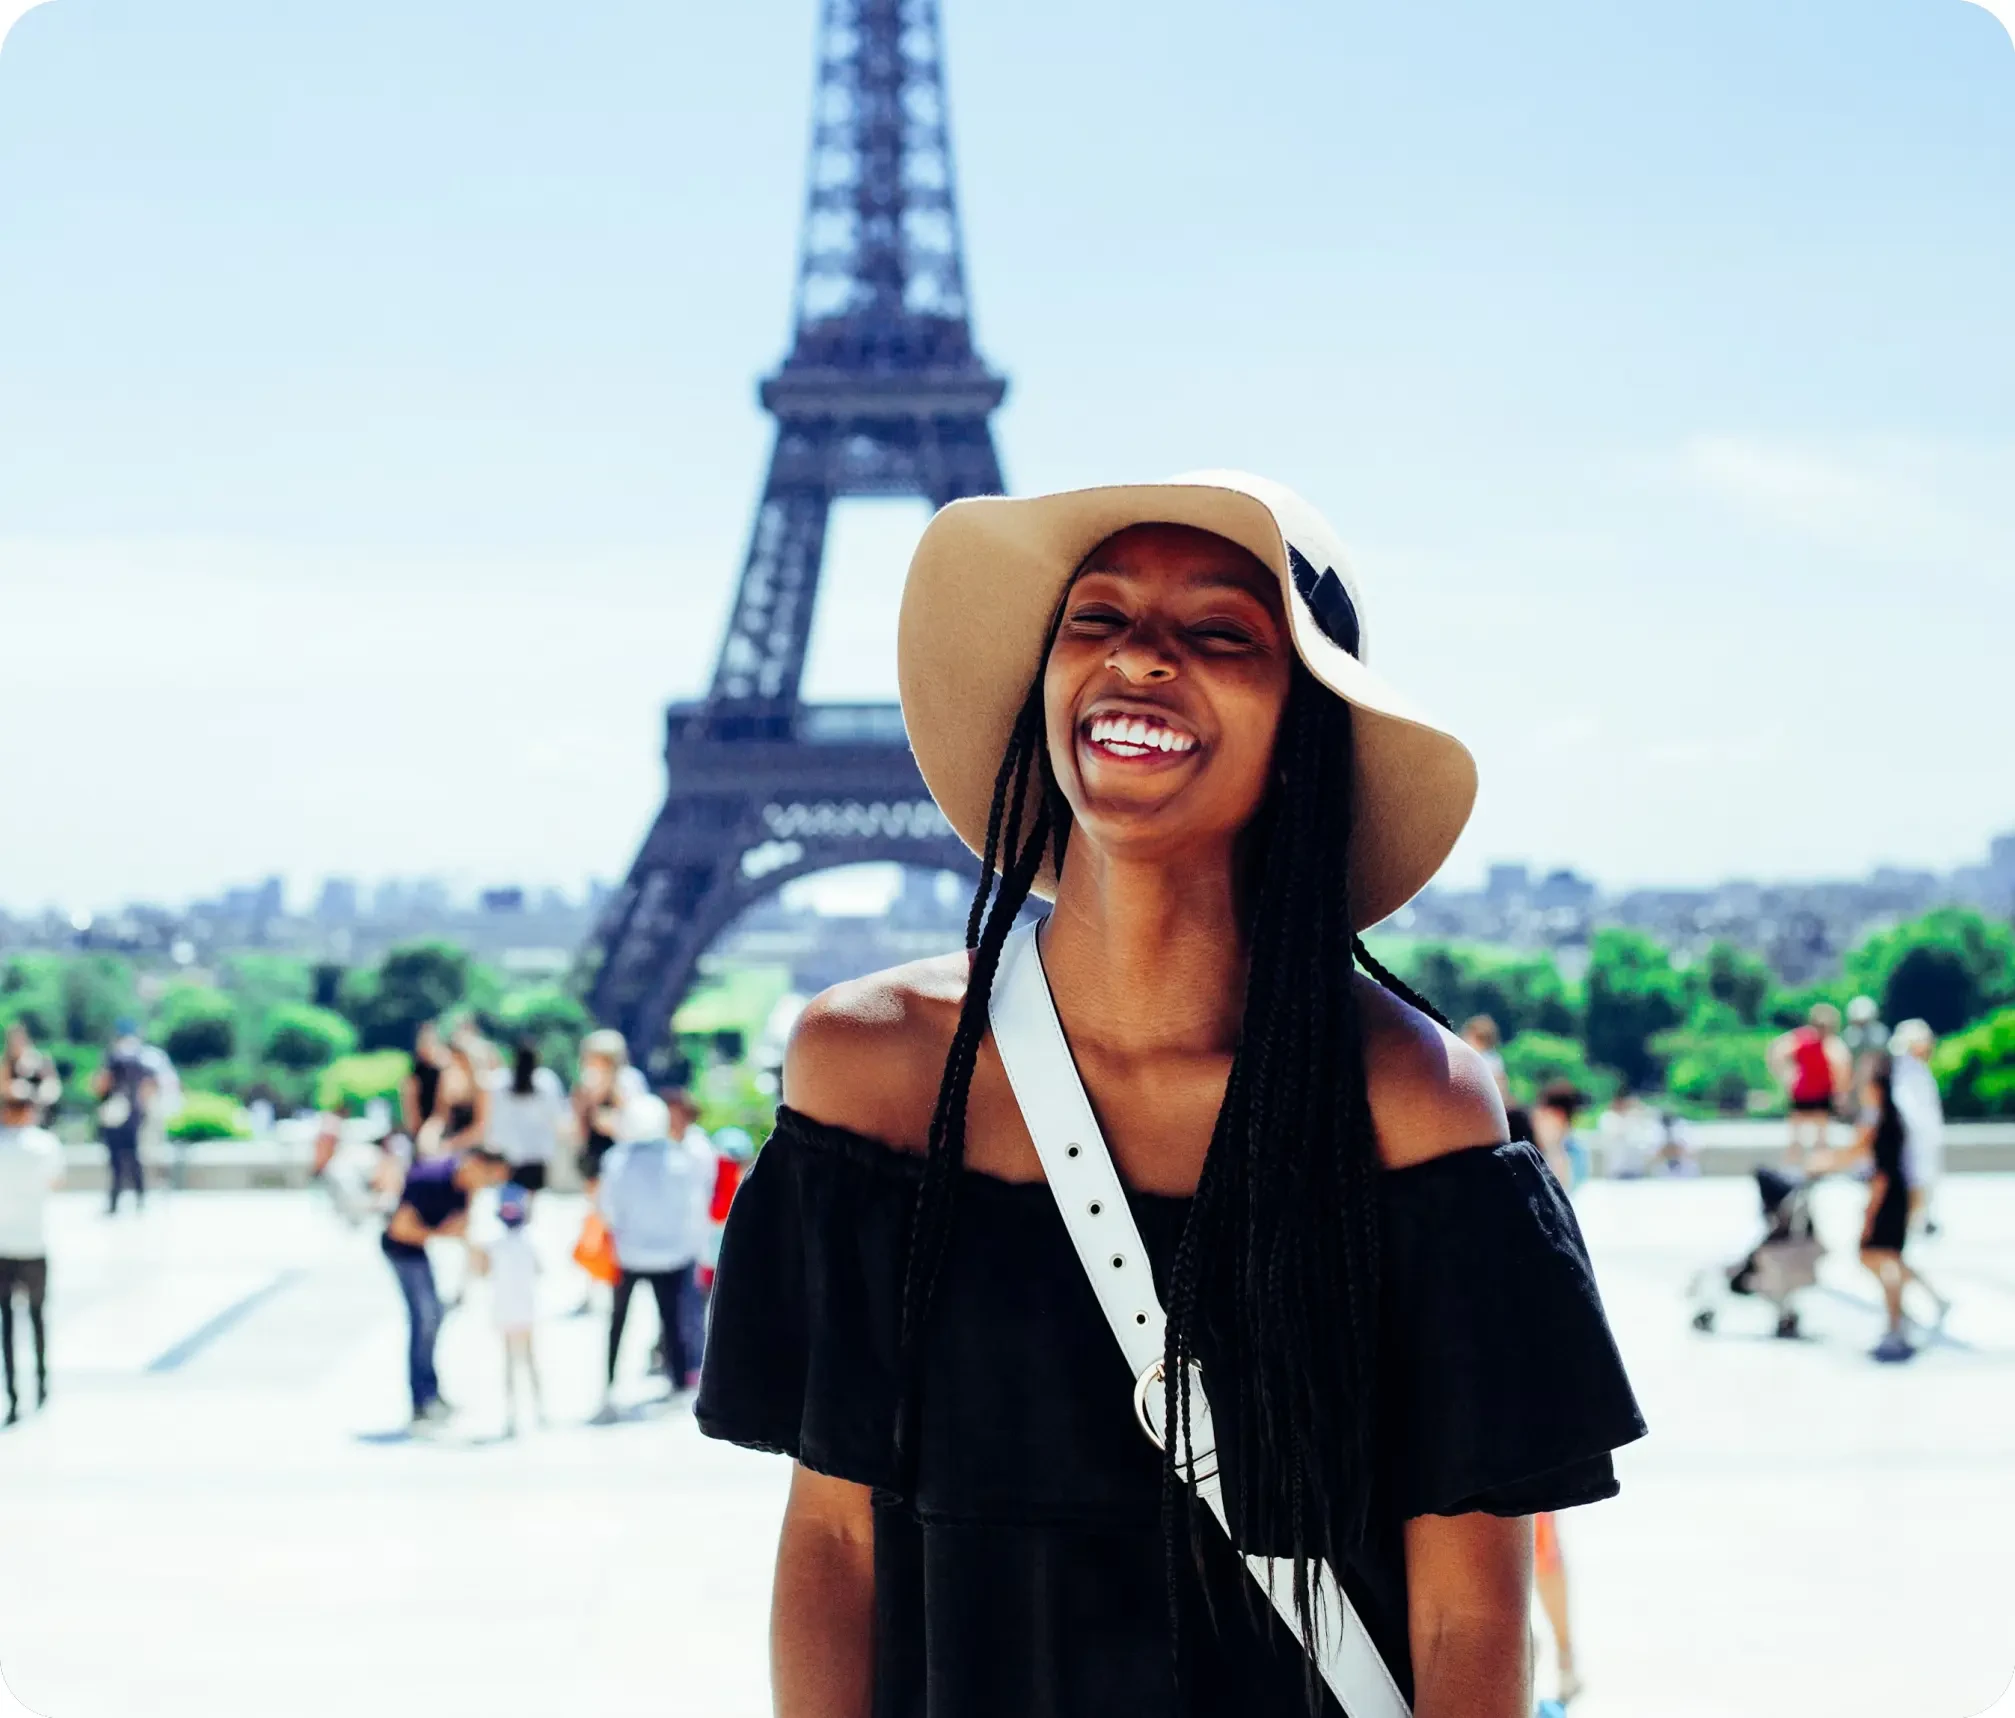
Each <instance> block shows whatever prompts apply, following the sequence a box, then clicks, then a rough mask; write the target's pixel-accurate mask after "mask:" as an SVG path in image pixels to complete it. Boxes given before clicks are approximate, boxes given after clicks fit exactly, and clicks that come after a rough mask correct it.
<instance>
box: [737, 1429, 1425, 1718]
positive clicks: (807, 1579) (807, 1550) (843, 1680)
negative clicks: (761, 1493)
mask: <svg viewBox="0 0 2015 1718" xmlns="http://www.w3.org/2000/svg"><path fill="white" fill-rule="evenodd" d="M874 1549H875V1523H874V1513H873V1510H872V1507H871V1505H870V1502H869V1492H868V1488H867V1487H866V1486H864V1485H855V1484H853V1483H852V1482H851V1481H848V1480H843V1479H829V1478H827V1477H826V1476H825V1475H824V1474H819V1473H813V1472H812V1471H811V1470H810V1469H809V1468H804V1467H794V1468H792V1470H791V1495H790V1501H789V1502H788V1503H787V1504H786V1505H785V1506H784V1531H783V1537H782V1538H781V1539H780V1540H779V1541H778V1544H777V1578H776V1585H775V1588H774V1590H773V1592H772V1594H771V1599H770V1683H771V1686H772V1688H773V1689H774V1690H775V1697H776V1712H777V1718H868V1714H869V1712H870V1710H871V1709H872V1706H873V1700H874V1648H875V1635H874V1614H875V1613H874V1597H875V1568H874ZM1451 1710H1452V1709H1451Z"/></svg>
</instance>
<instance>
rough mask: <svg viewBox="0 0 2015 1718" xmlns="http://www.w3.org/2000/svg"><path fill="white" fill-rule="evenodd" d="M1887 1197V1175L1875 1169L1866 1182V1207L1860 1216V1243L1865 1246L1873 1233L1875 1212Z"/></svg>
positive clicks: (1872, 1236) (1880, 1207)
mask: <svg viewBox="0 0 2015 1718" xmlns="http://www.w3.org/2000/svg"><path fill="white" fill-rule="evenodd" d="M1888 1197H1889V1177H1888V1176H1887V1175H1886V1174H1884V1173H1883V1172H1882V1171H1881V1170H1879V1169H1878V1170H1876V1172H1875V1173H1874V1175H1873V1176H1872V1177H1870V1179H1869V1182H1868V1209H1867V1210H1866V1211H1865V1212H1863V1213H1862V1216H1861V1244H1862V1245H1863V1246H1864V1247H1865V1246H1867V1245H1868V1243H1869V1241H1870V1240H1872V1239H1873V1238H1874V1235H1875V1213H1876V1212H1877V1211H1879V1210H1881V1209H1882V1201H1883V1200H1885V1199H1887V1198H1888Z"/></svg>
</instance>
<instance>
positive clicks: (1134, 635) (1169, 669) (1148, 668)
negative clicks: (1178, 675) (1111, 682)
mask: <svg viewBox="0 0 2015 1718" xmlns="http://www.w3.org/2000/svg"><path fill="white" fill-rule="evenodd" d="M1105 663H1106V666H1107V667H1108V668H1110V669H1112V670H1113V671H1114V672H1115V673H1116V674H1118V675H1119V676H1120V678H1121V679H1123V680H1127V681H1131V682H1132V683H1133V684H1134V685H1136V686H1142V685H1147V684H1150V683H1153V682H1159V681H1163V680H1173V679H1174V678H1175V657H1174V655H1173V654H1172V653H1171V652H1170V651H1169V650H1168V649H1167V647H1166V646H1165V645H1163V643H1162V642H1161V640H1160V638H1159V637H1158V636H1157V635H1156V634H1155V633H1153V632H1150V631H1148V630H1146V629H1144V628H1137V629H1135V630H1134V631H1131V632H1129V633H1128V634H1127V635H1126V636H1125V637H1124V638H1121V639H1117V640H1115V641H1114V644H1113V647H1112V650H1111V652H1110V654H1108V655H1107V657H1106V659H1105Z"/></svg>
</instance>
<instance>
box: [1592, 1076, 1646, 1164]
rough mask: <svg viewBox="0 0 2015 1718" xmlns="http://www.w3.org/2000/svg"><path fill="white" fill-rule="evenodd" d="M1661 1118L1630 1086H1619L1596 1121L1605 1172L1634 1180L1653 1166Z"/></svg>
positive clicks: (1596, 1133) (1596, 1134) (1597, 1138)
mask: <svg viewBox="0 0 2015 1718" xmlns="http://www.w3.org/2000/svg"><path fill="white" fill-rule="evenodd" d="M1658 1135H1659V1128H1658V1119H1657V1117H1655V1116H1654V1115H1653V1114H1652V1113H1651V1111H1650V1110H1649V1109H1648V1108H1646V1107H1645V1103H1644V1100H1643V1099H1642V1098H1640V1097H1639V1096H1638V1095H1637V1094H1636V1093H1635V1092H1633V1091H1632V1090H1630V1088H1629V1087H1628V1086H1619V1087H1618V1088H1617V1091H1616V1095H1615V1096H1614V1097H1613V1098H1611V1099H1610V1100H1609V1106H1608V1108H1606V1109H1605V1110H1604V1111H1603V1112H1602V1120H1601V1121H1600V1122H1598V1123H1597V1124H1596V1128H1595V1136H1596V1140H1597V1143H1598V1147H1599V1150H1600V1153H1601V1164H1602V1173H1603V1174H1604V1175H1608V1176H1612V1177H1614V1178H1615V1179H1617V1180H1619V1181H1629V1180H1634V1179H1636V1178H1637V1177H1638V1176H1640V1175H1643V1174H1645V1173H1646V1172H1647V1171H1649V1169H1650V1168H1651V1162H1652V1159H1653V1158H1654V1157H1655V1156H1657V1154H1658V1146H1659V1138H1658Z"/></svg>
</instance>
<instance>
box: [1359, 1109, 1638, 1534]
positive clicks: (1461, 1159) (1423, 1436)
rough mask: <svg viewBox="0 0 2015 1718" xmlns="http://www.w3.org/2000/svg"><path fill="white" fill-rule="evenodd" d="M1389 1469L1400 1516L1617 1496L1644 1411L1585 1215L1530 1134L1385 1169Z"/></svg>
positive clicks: (1525, 1509) (1534, 1507)
mask: <svg viewBox="0 0 2015 1718" xmlns="http://www.w3.org/2000/svg"><path fill="white" fill-rule="evenodd" d="M1386 1209H1387V1228H1386V1234H1387V1246H1388V1249H1389V1252H1388V1270H1387V1276H1386V1289H1385V1299H1386V1337H1387V1344H1388V1357H1389V1361H1388V1369H1387V1373H1386V1376H1387V1380H1388V1383H1389V1385H1390V1387H1391V1389H1392V1392H1393V1394H1392V1397H1391V1398H1390V1401H1391V1408H1392V1412H1391V1415H1390V1417H1389V1419H1388V1425H1389V1426H1390V1428H1391V1436H1392V1442H1391V1446H1390V1448H1389V1450H1388V1461H1389V1464H1390V1471H1391V1472H1392V1474H1393V1476H1394V1486H1395V1491H1396V1494H1397V1501H1398V1503H1399V1506H1400V1513H1401V1514H1402V1515H1403V1516H1415V1515H1458V1514H1466V1513H1469V1512H1471V1511H1477V1510H1481V1511H1485V1512H1488V1513H1490V1514H1494V1515H1530V1514H1534V1513H1536V1512H1538V1511H1540V1510H1548V1509H1566V1508H1570V1507H1572V1506H1573V1505H1575V1504H1581V1503H1593V1502H1595V1501H1597V1500H1598V1499H1601V1498H1605V1497H1611V1496H1614V1495H1615V1493H1616V1490H1617V1484H1616V1474H1615V1470H1614V1467H1613V1465H1612V1463H1611V1460H1610V1452H1611V1451H1612V1450H1614V1449H1616V1448H1618V1447H1619V1446H1621V1445H1623V1444H1627V1443H1630V1442H1631V1441H1632V1440H1634V1439H1636V1438H1640V1437H1642V1436H1643V1435H1644V1419H1643V1416H1642V1415H1641V1414H1640V1413H1639V1412H1638V1408H1637V1402H1636V1399H1635V1397H1634V1396H1633V1395H1632V1394H1631V1389H1630V1381H1629V1379H1628V1378H1627V1377H1626V1376H1625V1375H1624V1370H1623V1361H1622V1358H1621V1356H1620V1355H1619V1354H1618V1353H1617V1350H1616V1343H1615V1340H1614V1338H1613V1337H1612V1336H1611V1335H1610V1331H1609V1323H1608V1320H1607V1319H1606V1318H1605V1317H1604V1316H1603V1311H1602V1300H1601V1296H1600V1295H1599V1294H1598V1293H1597V1292H1596V1287H1595V1275H1594V1271H1593V1269H1592V1267H1591V1266H1590V1264H1589V1259H1588V1250H1587V1248H1586V1246H1585V1245H1584V1244H1583V1242H1582V1238H1581V1229H1580V1225H1579V1224H1577V1223H1576V1222H1575V1219H1574V1212H1573V1209H1572V1208H1571V1207H1570V1206H1569V1204H1568V1202H1567V1198H1566V1195H1565V1194H1564V1193H1562V1191H1561V1189H1560V1185H1559V1183H1558V1182H1557V1181H1555V1179H1554V1178H1553V1175H1552V1173H1551V1172H1550V1171H1549V1170H1548V1169H1547V1167H1546V1165H1545V1162H1544V1161H1543V1160H1542V1159H1541V1158H1540V1156H1539V1154H1538V1153H1537V1152H1536V1151H1534V1150H1533V1148H1532V1147H1531V1146H1530V1145H1506V1146H1499V1147H1496V1148H1493V1149H1479V1150H1474V1151H1461V1152H1455V1153H1451V1154H1450V1155H1449V1156H1446V1157H1442V1158H1437V1159H1434V1160H1432V1161H1430V1162H1427V1163H1424V1164H1420V1165H1418V1166H1416V1167H1413V1168H1410V1169H1406V1170H1401V1171H1397V1172H1395V1173H1394V1175H1393V1176H1392V1177H1391V1178H1390V1182H1389V1197H1388V1201H1387V1207H1386Z"/></svg>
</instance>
